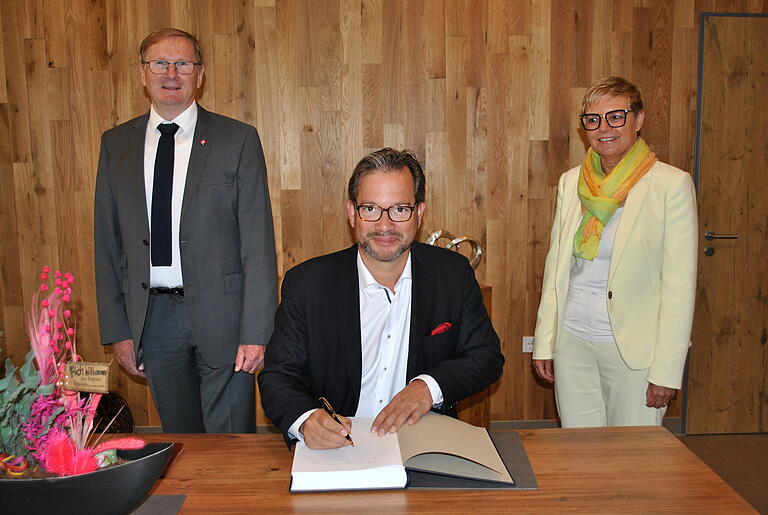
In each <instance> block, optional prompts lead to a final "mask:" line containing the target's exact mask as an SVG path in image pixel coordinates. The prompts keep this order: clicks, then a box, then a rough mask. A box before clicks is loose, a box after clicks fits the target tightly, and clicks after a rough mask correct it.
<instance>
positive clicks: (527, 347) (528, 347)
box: [523, 336, 533, 352]
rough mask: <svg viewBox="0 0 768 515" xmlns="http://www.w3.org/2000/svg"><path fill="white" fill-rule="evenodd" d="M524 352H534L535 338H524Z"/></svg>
mask: <svg viewBox="0 0 768 515" xmlns="http://www.w3.org/2000/svg"><path fill="white" fill-rule="evenodd" d="M523 352H533V336H523Z"/></svg>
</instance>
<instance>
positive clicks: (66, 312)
mask: <svg viewBox="0 0 768 515" xmlns="http://www.w3.org/2000/svg"><path fill="white" fill-rule="evenodd" d="M62 314H63V315H64V318H69V317H70V315H72V312H71V311H70V310H68V309H65V310H64V311H63V312H62Z"/></svg>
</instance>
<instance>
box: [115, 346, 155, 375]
mask: <svg viewBox="0 0 768 515" xmlns="http://www.w3.org/2000/svg"><path fill="white" fill-rule="evenodd" d="M110 347H112V352H114V354H115V359H116V360H117V362H118V363H120V366H122V367H123V368H124V369H125V371H126V372H128V373H129V374H131V375H134V376H139V377H147V376H145V375H144V372H142V371H141V370H140V369H138V368H136V354H135V353H134V351H133V340H121V341H119V342H115V343H113V344H111V345H110ZM143 368H144V366H143V365H141V369H143Z"/></svg>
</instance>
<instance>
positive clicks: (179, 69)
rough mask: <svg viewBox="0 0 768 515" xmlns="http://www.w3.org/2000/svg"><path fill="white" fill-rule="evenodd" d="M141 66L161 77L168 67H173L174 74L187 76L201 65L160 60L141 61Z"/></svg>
mask: <svg viewBox="0 0 768 515" xmlns="http://www.w3.org/2000/svg"><path fill="white" fill-rule="evenodd" d="M141 62H142V63H143V64H148V65H149V71H151V72H152V73H155V74H157V75H161V74H163V73H165V72H167V71H168V67H169V66H171V65H173V67H174V68H175V69H176V73H178V74H179V75H189V74H191V73H192V72H193V71H194V70H195V66H200V65H201V64H203V63H196V62H193V61H176V62H173V61H163V60H162V59H152V60H150V61H141Z"/></svg>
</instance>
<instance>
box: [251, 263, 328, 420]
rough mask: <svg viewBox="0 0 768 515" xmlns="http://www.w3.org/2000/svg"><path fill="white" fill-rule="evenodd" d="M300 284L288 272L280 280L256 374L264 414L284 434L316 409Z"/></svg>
mask: <svg viewBox="0 0 768 515" xmlns="http://www.w3.org/2000/svg"><path fill="white" fill-rule="evenodd" d="M300 282H301V281H296V280H295V277H294V274H292V273H291V272H290V271H289V272H288V273H287V274H286V276H285V279H284V280H283V287H282V300H281V302H280V305H279V307H278V308H277V313H276V314H275V330H274V333H273V334H272V338H271V339H270V343H269V346H268V347H267V352H266V354H265V359H264V369H263V370H262V371H261V373H260V374H259V391H260V392H261V404H262V406H263V407H264V412H265V413H266V415H267V417H269V419H270V420H272V422H273V423H274V424H275V425H276V426H277V427H278V428H279V429H280V431H281V432H282V433H283V434H287V432H288V429H289V428H290V427H291V424H293V422H294V421H296V419H297V418H299V416H301V414H302V413H304V412H306V411H308V410H310V409H313V408H317V407H319V405H318V402H317V399H315V398H313V397H312V396H311V395H310V394H309V392H310V390H311V385H310V373H309V366H308V354H307V337H308V334H307V316H306V312H305V309H304V305H303V302H302V294H301V285H300Z"/></svg>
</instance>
